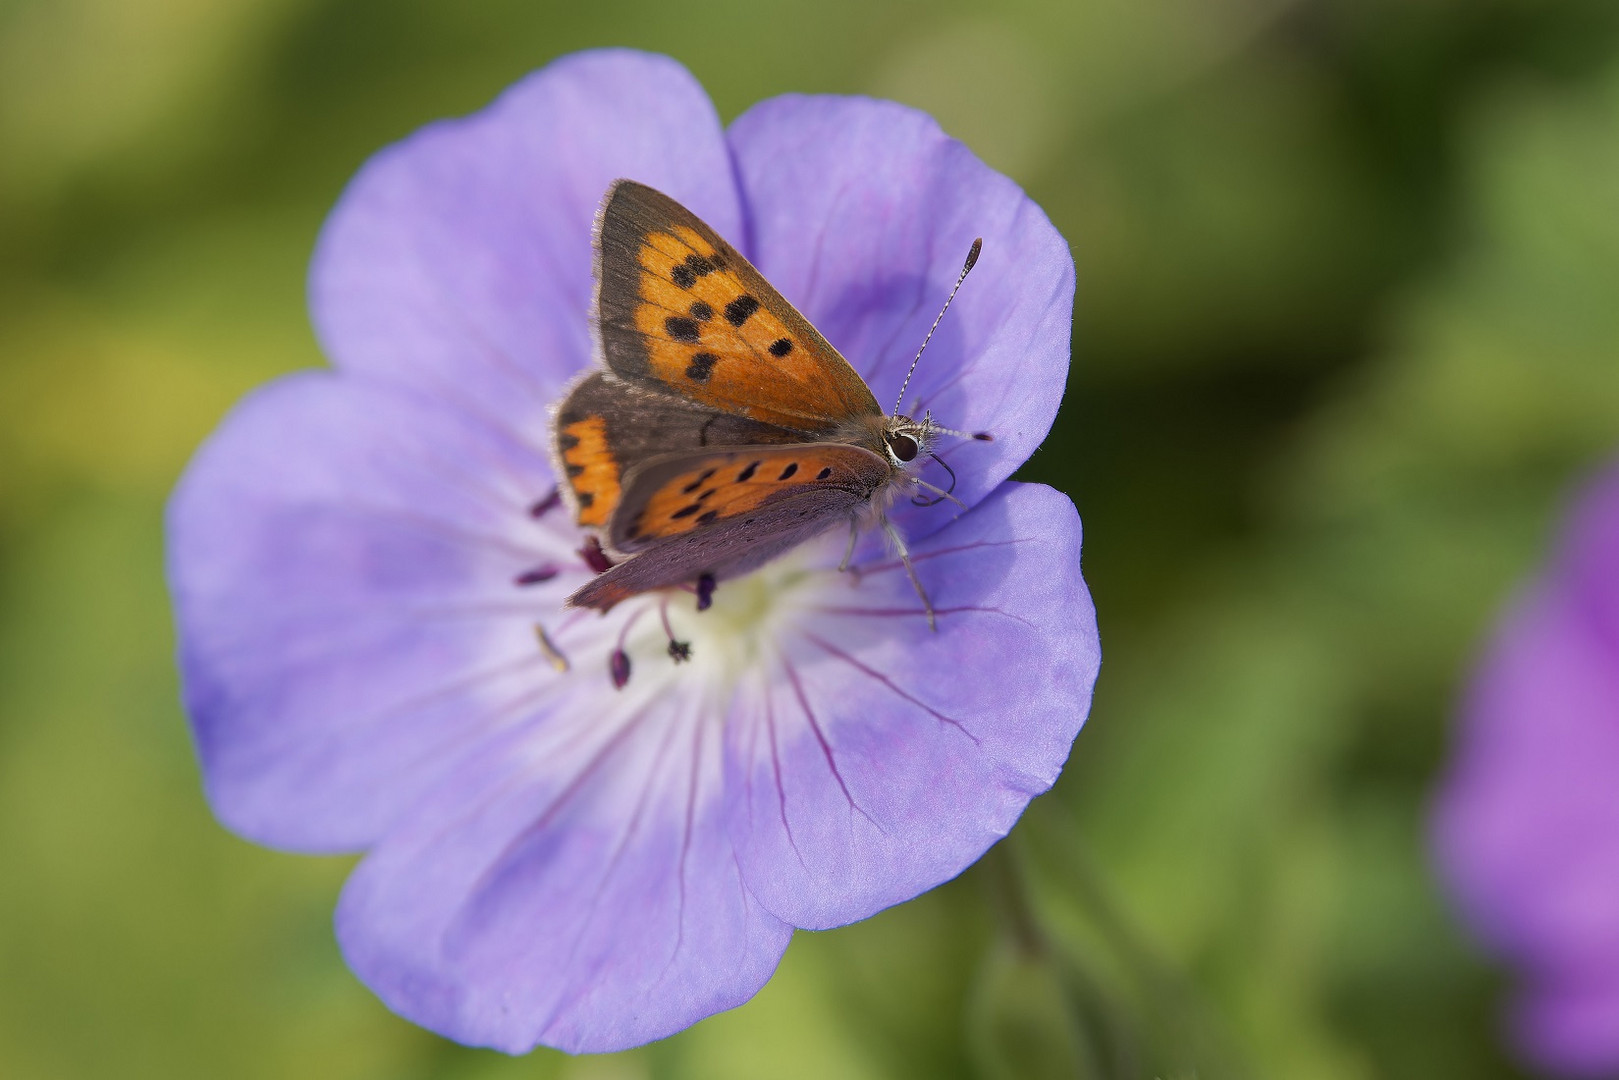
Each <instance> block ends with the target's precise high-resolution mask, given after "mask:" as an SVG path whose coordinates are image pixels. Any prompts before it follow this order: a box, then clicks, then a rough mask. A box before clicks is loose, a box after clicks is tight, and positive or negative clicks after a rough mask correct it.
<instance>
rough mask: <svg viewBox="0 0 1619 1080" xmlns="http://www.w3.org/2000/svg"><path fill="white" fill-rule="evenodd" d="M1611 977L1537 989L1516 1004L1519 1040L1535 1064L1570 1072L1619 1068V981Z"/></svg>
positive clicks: (1601, 1072)
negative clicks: (1592, 982) (1588, 982)
mask: <svg viewBox="0 0 1619 1080" xmlns="http://www.w3.org/2000/svg"><path fill="white" fill-rule="evenodd" d="M1608 978H1609V980H1610V981H1608V982H1607V983H1596V984H1584V983H1580V982H1569V983H1559V984H1555V985H1552V986H1542V987H1537V988H1535V989H1533V990H1531V991H1530V992H1529V993H1528V994H1527V995H1526V996H1525V997H1524V998H1523V999H1522V1000H1521V1001H1519V1002H1518V1003H1517V1005H1516V1008H1515V1010H1514V1012H1515V1014H1516V1015H1515V1016H1514V1018H1513V1021H1514V1023H1513V1026H1514V1028H1515V1029H1516V1034H1517V1038H1518V1042H1519V1043H1521V1044H1522V1046H1523V1047H1524V1049H1525V1050H1527V1051H1528V1052H1529V1054H1530V1055H1532V1056H1533V1059H1534V1060H1535V1062H1536V1063H1537V1064H1539V1065H1541V1066H1543V1067H1546V1068H1550V1069H1555V1070H1556V1071H1557V1072H1558V1073H1561V1074H1564V1075H1568V1076H1592V1077H1602V1076H1613V1075H1614V1073H1615V1072H1616V1071H1619V985H1616V984H1615V983H1614V982H1612V981H1611V978H1612V976H1611V974H1609V976H1608Z"/></svg>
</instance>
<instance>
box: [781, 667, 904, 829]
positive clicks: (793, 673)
mask: <svg viewBox="0 0 1619 1080" xmlns="http://www.w3.org/2000/svg"><path fill="white" fill-rule="evenodd" d="M781 666H782V670H783V671H785V672H786V673H787V681H788V682H790V683H792V684H793V694H794V695H795V696H797V698H798V706H799V708H801V709H803V710H804V719H805V720H808V721H809V726H810V730H811V731H813V732H815V741H816V742H818V743H820V744H821V754H822V755H823V756H824V757H825V758H826V767H827V768H828V769H830V770H831V772H832V778H833V779H834V780H836V781H837V782H838V787H839V788H841V789H842V790H843V797H844V799H845V800H847V802H848V803H849V808H850V809H851V810H853V811H855V813H857V814H859V815H860V816H861V817H863V818H865V819H866V820H867V821H869V822H871V824H872V825H873V826H874V827H875V828H876V829H877V831H878V832H880V833H882V834H883V835H884V836H887V835H888V831H887V830H886V829H884V828H883V827H882V826H881V825H878V824H877V821H876V819H874V818H873V817H872V816H871V815H870V814H868V813H866V811H865V808H864V807H862V806H861V805H860V804H859V803H857V802H855V801H854V796H853V795H851V794H850V793H849V785H848V784H846V783H845V782H844V780H843V774H842V773H841V772H839V771H838V763H837V761H836V760H835V759H834V758H833V756H832V744H831V743H829V742H827V739H826V733H825V732H824V731H822V730H821V724H820V721H818V720H816V719H815V710H813V709H811V708H810V703H809V698H808V697H806V696H805V694H804V684H803V683H802V682H801V681H800V680H799V678H798V669H797V668H795V667H793V662H792V661H791V660H789V659H787V657H785V656H783V657H782V658H781Z"/></svg>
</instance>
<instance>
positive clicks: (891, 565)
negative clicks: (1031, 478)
mask: <svg viewBox="0 0 1619 1080" xmlns="http://www.w3.org/2000/svg"><path fill="white" fill-rule="evenodd" d="M1033 539H1034V537H1032V536H1019V537H1015V538H1013V539H1011V540H975V541H973V542H972V543H970V544H960V545H957V546H956V547H947V548H938V549H936V550H934V551H924V552H922V553H921V554H920V555H912V556H911V565H912V566H915V565H916V564H917V563H919V562H927V561H928V560H929V559H937V558H939V557H940V556H941V555H955V554H958V553H960V552H963V551H980V550H983V549H984V548H997V547H1012V546H1013V545H1015V544H1026V543H1028V542H1029V541H1030V540H1033ZM903 565H904V564H903V563H901V562H900V561H899V560H898V559H894V560H893V561H891V562H883V563H877V564H876V565H874V566H862V567H861V568H860V573H861V574H886V573H888V572H889V571H891V570H898V569H900V568H901V567H902V566H903Z"/></svg>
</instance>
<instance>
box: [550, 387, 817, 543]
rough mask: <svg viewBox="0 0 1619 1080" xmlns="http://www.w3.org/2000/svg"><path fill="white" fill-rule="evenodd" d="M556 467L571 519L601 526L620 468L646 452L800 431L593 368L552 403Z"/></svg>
mask: <svg viewBox="0 0 1619 1080" xmlns="http://www.w3.org/2000/svg"><path fill="white" fill-rule="evenodd" d="M554 431H555V439H554V444H553V446H554V451H555V460H556V465H557V471H558V474H559V476H560V479H561V481H562V484H563V486H564V488H563V489H564V490H565V491H566V492H567V493H568V495H569V496H570V499H569V503H570V505H571V506H572V507H573V509H574V520H575V521H577V522H578V523H579V524H580V525H586V526H590V527H592V528H605V526H606V525H607V522H608V521H609V520H610V519H611V518H612V514H613V510H614V509H615V508H616V507H617V506H618V502H619V497H620V495H621V491H622V484H623V477H624V474H625V473H626V472H628V471H629V470H630V469H633V468H634V467H635V466H636V465H638V464H640V463H641V462H643V461H646V460H648V459H649V458H653V457H658V456H660V455H663V454H669V453H674V452H677V451H690V450H695V449H699V448H701V447H705V446H738V445H742V446H746V445H755V444H757V445H771V444H776V443H794V442H799V441H801V440H802V439H803V437H804V436H803V433H802V432H797V431H790V430H788V429H786V428H779V427H774V426H772V425H770V424H761V423H759V422H758V421H756V420H749V419H747V418H746V417H742V416H733V415H731V414H729V413H722V412H716V411H715V410H713V409H710V408H708V407H706V406H703V405H698V404H697V403H695V402H692V401H687V400H686V399H684V398H680V397H676V396H675V395H673V394H667V393H662V392H659V391H656V390H652V389H646V388H643V387H640V386H634V385H631V384H629V383H626V382H624V381H622V380H620V379H616V378H614V377H613V376H611V375H609V374H607V373H605V372H601V371H594V372H591V373H590V374H589V375H587V376H585V377H584V378H583V379H581V380H579V382H577V383H576V384H574V387H573V389H572V390H570V391H569V392H568V396H567V397H566V398H564V399H563V402H562V405H561V406H560V407H558V409H557V414H556V420H555V424H554Z"/></svg>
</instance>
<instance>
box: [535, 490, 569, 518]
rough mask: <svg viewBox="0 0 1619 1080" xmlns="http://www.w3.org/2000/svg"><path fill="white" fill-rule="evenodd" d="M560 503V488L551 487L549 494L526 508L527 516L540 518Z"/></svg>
mask: <svg viewBox="0 0 1619 1080" xmlns="http://www.w3.org/2000/svg"><path fill="white" fill-rule="evenodd" d="M561 505H562V489H561V488H552V489H551V494H549V495H547V496H546V497H545V498H543V499H541V500H540V501H539V502H537V503H535V504H534V505H533V506H531V507H529V508H528V516H529V517H531V518H542V517H544V516H545V515H546V514H549V513H550V512H551V511H553V510H555V509H556V508H557V507H559V506H561Z"/></svg>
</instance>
